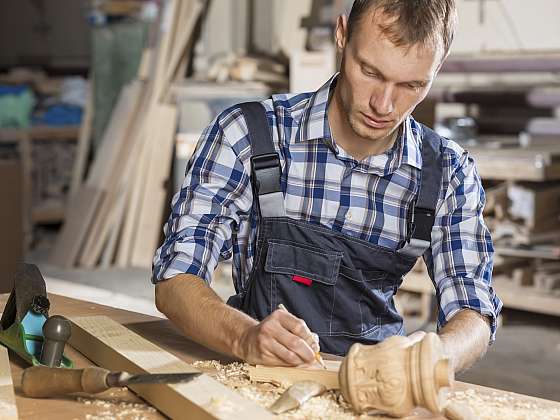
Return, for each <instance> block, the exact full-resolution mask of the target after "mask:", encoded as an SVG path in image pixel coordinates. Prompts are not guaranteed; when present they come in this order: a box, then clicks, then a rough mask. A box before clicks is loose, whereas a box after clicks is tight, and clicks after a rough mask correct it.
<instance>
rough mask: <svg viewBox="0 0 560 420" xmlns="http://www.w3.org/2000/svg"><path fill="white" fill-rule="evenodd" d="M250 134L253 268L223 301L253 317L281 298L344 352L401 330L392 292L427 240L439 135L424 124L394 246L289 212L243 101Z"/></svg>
mask: <svg viewBox="0 0 560 420" xmlns="http://www.w3.org/2000/svg"><path fill="white" fill-rule="evenodd" d="M240 107H241V109H242V110H243V113H244V116H245V119H246V121H247V125H248V127H249V137H250V141H251V148H252V157H251V168H252V173H251V177H252V186H253V193H254V200H255V205H256V206H257V209H258V212H259V216H260V217H259V225H258V234H257V243H256V247H255V250H256V251H255V258H254V263H253V268H252V271H251V274H250V277H249V281H248V282H247V286H246V288H245V289H244V290H237V292H238V294H237V295H234V296H232V297H230V299H229V300H228V304H230V305H232V306H234V307H236V308H238V309H240V310H242V311H243V312H245V313H247V314H249V315H250V316H252V317H253V318H255V319H257V320H262V319H263V318H265V317H266V316H268V315H269V314H270V313H271V312H273V311H274V310H275V309H277V307H278V305H279V304H280V303H283V304H284V306H285V307H286V308H287V309H288V310H289V311H290V312H291V313H292V314H293V315H295V316H297V317H298V318H301V319H303V320H305V322H306V323H307V325H308V327H309V329H310V330H311V331H313V332H315V333H316V334H318V335H319V340H320V345H321V351H323V352H326V353H331V354H337V355H345V354H346V353H347V351H348V350H349V349H350V346H351V345H352V344H354V343H363V344H375V343H377V342H379V341H382V340H384V339H385V338H386V337H388V336H391V335H402V334H404V328H403V319H402V317H401V316H400V315H399V313H398V312H397V310H396V309H395V304H394V301H393V295H394V294H395V293H396V292H397V290H398V288H399V286H400V284H401V283H402V278H403V276H404V275H405V274H406V273H408V272H409V271H410V270H411V268H412V267H413V266H414V264H415V262H416V259H417V257H419V256H421V255H422V254H423V253H424V251H425V250H427V249H428V248H429V246H430V242H431V230H432V226H433V224H434V217H435V206H436V203H437V199H438V194H439V190H440V185H441V176H442V165H441V152H440V145H441V139H440V137H439V136H438V135H437V134H436V133H434V132H433V131H432V130H430V129H428V128H427V127H422V128H423V132H424V137H423V139H422V171H421V183H420V191H419V194H418V198H417V200H416V202H415V206H414V210H413V211H412V212H409V213H411V214H410V215H409V223H408V235H407V240H406V242H405V243H404V244H403V246H401V247H400V248H399V249H398V250H397V251H393V250H391V249H388V248H386V247H381V246H378V245H374V244H372V243H370V242H367V241H364V240H361V239H357V238H354V237H352V236H350V235H348V234H344V233H340V232H336V231H333V230H331V229H328V228H325V227H322V226H318V225H315V224H311V223H308V222H304V221H299V220H295V219H291V218H289V217H287V216H286V213H285V209H284V196H283V194H282V189H281V184H280V171H281V169H280V160H279V156H278V154H277V153H276V151H275V149H274V145H273V141H272V136H271V134H270V128H269V126H268V122H267V119H266V114H265V110H264V107H263V106H262V105H261V104H260V103H258V102H251V103H244V104H241V105H240Z"/></svg>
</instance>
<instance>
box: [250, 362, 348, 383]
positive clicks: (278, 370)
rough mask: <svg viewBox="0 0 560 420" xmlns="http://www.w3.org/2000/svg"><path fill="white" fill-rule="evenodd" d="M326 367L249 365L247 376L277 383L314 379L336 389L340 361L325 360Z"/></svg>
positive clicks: (255, 379) (256, 379) (257, 380)
mask: <svg viewBox="0 0 560 420" xmlns="http://www.w3.org/2000/svg"><path fill="white" fill-rule="evenodd" d="M325 364H326V365H327V369H323V368H320V367H319V368H315V367H314V368H289V367H270V366H261V365H257V366H251V367H250V368H249V377H250V378H251V380H252V381H255V382H273V383H274V382H275V383H278V384H293V383H296V382H299V381H315V382H319V383H321V384H323V385H325V386H326V387H327V389H338V388H340V386H339V385H338V370H339V369H340V361H338V360H337V361H335V360H325Z"/></svg>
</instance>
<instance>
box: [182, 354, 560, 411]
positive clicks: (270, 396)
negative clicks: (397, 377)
mask: <svg viewBox="0 0 560 420" xmlns="http://www.w3.org/2000/svg"><path fill="white" fill-rule="evenodd" d="M193 366H194V367H196V368H197V369H199V370H202V371H204V372H205V373H207V374H209V375H211V376H213V377H214V378H215V379H217V380H218V381H220V382H222V383H223V384H224V385H226V386H228V387H230V388H232V389H235V390H236V391H237V392H239V393H240V394H241V395H242V396H243V397H245V398H247V399H249V400H252V401H254V402H256V403H257V404H259V405H261V406H263V407H266V408H269V407H270V406H271V405H272V404H273V403H274V401H276V400H277V399H278V398H279V397H280V395H281V394H282V393H283V392H284V391H285V390H286V389H287V384H272V383H255V382H251V381H250V380H249V373H248V369H247V368H248V365H247V364H245V363H238V362H235V363H230V364H226V365H223V364H221V363H220V362H219V361H217V360H204V361H198V362H194V363H193ZM449 399H450V400H452V401H456V402H460V403H463V404H466V405H468V406H470V407H471V408H472V409H473V411H474V412H475V413H476V414H477V415H478V416H479V417H480V419H481V420H486V419H488V420H496V419H504V420H506V419H507V420H521V419H523V420H532V419H535V420H560V409H557V408H546V407H544V408H543V407H541V406H538V405H537V404H536V403H535V402H532V401H531V400H530V399H528V400H527V401H519V399H516V398H514V397H513V395H511V394H508V393H506V392H494V393H492V394H483V393H481V392H477V391H475V390H472V389H469V390H467V391H456V392H451V393H450V394H449ZM277 418H278V419H290V420H307V419H317V418H320V419H333V420H334V419H336V420H339V419H340V420H355V419H371V420H374V419H389V418H390V417H385V416H382V415H371V414H370V415H367V414H363V415H361V416H359V415H357V414H355V413H354V412H353V411H352V409H351V407H350V406H349V405H348V403H347V402H346V401H344V399H343V398H342V395H341V394H340V392H339V391H338V390H331V391H328V392H326V393H325V394H323V395H321V396H319V397H314V398H312V399H310V400H309V401H307V402H306V403H305V404H304V405H303V406H302V407H301V408H299V409H297V410H293V411H290V412H287V413H283V414H280V415H278V416H277Z"/></svg>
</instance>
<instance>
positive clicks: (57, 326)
mask: <svg viewBox="0 0 560 420" xmlns="http://www.w3.org/2000/svg"><path fill="white" fill-rule="evenodd" d="M71 332H72V325H71V324H70V321H69V320H68V319H66V318H64V317H63V316H60V315H54V316H51V317H50V318H49V319H47V320H46V321H45V323H44V324H43V336H44V337H45V338H44V340H43V350H42V352H41V363H42V364H43V365H45V366H49V367H59V366H60V362H61V360H62V354H63V353H64V346H65V345H66V342H67V341H68V339H69V338H70V333H71Z"/></svg>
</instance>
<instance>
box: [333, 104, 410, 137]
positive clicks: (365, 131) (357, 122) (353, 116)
mask: <svg viewBox="0 0 560 420" xmlns="http://www.w3.org/2000/svg"><path fill="white" fill-rule="evenodd" d="M344 108H345V109H344V113H345V115H346V120H347V121H348V124H349V125H350V127H351V128H352V131H353V132H354V134H356V135H357V136H358V137H360V138H362V139H364V140H369V141H372V142H374V141H380V140H383V139H386V138H387V137H390V136H393V134H394V132H395V130H396V129H397V128H398V127H399V125H400V122H399V123H398V124H396V125H394V126H390V127H387V128H385V129H379V130H376V129H374V128H370V127H367V126H366V125H365V123H364V122H363V121H362V120H361V118H363V117H362V116H361V114H360V112H359V111H358V110H356V109H352V108H351V107H349V109H346V106H344Z"/></svg>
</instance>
